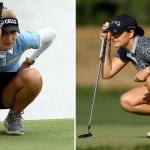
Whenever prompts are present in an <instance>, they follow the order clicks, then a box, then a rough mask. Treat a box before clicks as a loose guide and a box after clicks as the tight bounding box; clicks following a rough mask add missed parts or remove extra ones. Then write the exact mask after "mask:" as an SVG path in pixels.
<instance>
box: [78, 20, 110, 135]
mask: <svg viewBox="0 0 150 150" xmlns="http://www.w3.org/2000/svg"><path fill="white" fill-rule="evenodd" d="M105 24H106V25H107V26H109V23H108V22H106V23H105ZM106 40H107V39H106V38H103V40H102V46H101V51H100V62H99V68H98V75H97V80H96V85H95V91H94V96H93V103H92V108H91V115H90V120H89V125H88V134H82V135H79V136H78V138H88V137H91V136H92V133H91V132H90V129H91V119H92V114H93V108H94V102H95V95H96V90H97V85H98V80H99V75H100V70H101V63H102V60H103V56H104V54H105V48H106Z"/></svg>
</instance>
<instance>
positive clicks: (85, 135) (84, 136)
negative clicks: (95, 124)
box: [78, 132, 92, 138]
mask: <svg viewBox="0 0 150 150" xmlns="http://www.w3.org/2000/svg"><path fill="white" fill-rule="evenodd" d="M91 136H92V133H90V132H89V134H82V135H79V136H78V138H88V137H91Z"/></svg>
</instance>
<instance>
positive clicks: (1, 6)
mask: <svg viewBox="0 0 150 150" xmlns="http://www.w3.org/2000/svg"><path fill="white" fill-rule="evenodd" d="M2 8H3V3H2V2H0V19H1V17H2Z"/></svg>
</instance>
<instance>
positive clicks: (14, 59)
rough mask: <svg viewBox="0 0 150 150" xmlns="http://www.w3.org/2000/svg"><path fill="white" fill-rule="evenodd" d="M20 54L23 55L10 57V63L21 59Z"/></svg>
mask: <svg viewBox="0 0 150 150" xmlns="http://www.w3.org/2000/svg"><path fill="white" fill-rule="evenodd" d="M20 56H21V55H19V56H17V57H15V58H13V59H10V60H9V64H11V63H12V62H14V61H16V60H17V59H19V58H20Z"/></svg>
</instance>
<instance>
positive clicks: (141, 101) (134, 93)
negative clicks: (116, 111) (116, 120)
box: [120, 77, 150, 116]
mask: <svg viewBox="0 0 150 150" xmlns="http://www.w3.org/2000/svg"><path fill="white" fill-rule="evenodd" d="M146 85H147V86H140V87H137V88H134V89H132V90H130V91H128V92H126V93H125V94H123V95H122V96H121V99H120V104H121V106H122V108H123V109H124V110H126V111H128V112H131V113H135V114H139V115H148V116H149V115H150V93H149V92H150V77H148V78H147V80H146Z"/></svg>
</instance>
